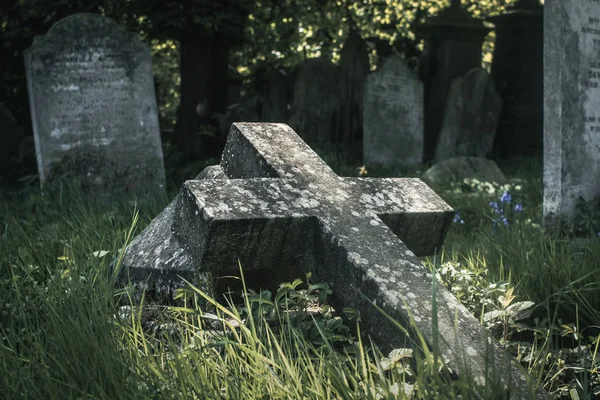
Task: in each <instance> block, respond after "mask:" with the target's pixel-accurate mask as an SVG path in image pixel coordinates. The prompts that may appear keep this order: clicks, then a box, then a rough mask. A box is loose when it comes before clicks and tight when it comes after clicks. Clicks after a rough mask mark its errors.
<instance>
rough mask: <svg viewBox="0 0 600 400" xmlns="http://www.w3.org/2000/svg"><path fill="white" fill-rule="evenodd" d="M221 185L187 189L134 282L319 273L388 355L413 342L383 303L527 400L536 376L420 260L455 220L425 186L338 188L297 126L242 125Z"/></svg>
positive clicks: (354, 181)
mask: <svg viewBox="0 0 600 400" xmlns="http://www.w3.org/2000/svg"><path fill="white" fill-rule="evenodd" d="M221 174H224V175H225V176H226V177H227V178H229V179H205V180H191V181H187V182H185V183H184V185H183V187H182V190H181V192H180V194H179V196H178V197H177V198H176V199H175V200H174V201H173V202H172V203H171V205H170V206H169V209H167V210H165V211H164V212H163V213H162V214H161V215H160V216H159V220H158V221H157V220H155V221H154V222H153V223H152V224H151V225H150V226H149V227H148V229H147V230H146V231H144V232H143V233H142V234H141V235H140V238H141V239H139V240H138V239H136V242H135V243H133V245H134V246H130V247H129V248H128V250H127V254H126V257H125V262H124V266H125V270H124V271H125V273H126V272H127V270H128V271H129V273H130V274H132V275H135V276H136V277H137V279H149V280H153V279H155V278H154V277H153V276H152V274H156V275H157V276H158V277H161V278H167V279H165V280H164V281H163V284H164V283H167V280H168V279H170V278H173V277H174V276H175V275H176V274H180V275H182V276H183V277H186V278H188V279H192V280H193V279H197V278H198V276H197V274H206V273H212V274H216V275H229V274H232V273H236V272H237V271H238V260H239V262H240V263H241V265H242V267H243V268H244V273H246V271H253V270H254V271H257V270H258V271H263V274H264V275H275V276H283V275H285V272H286V271H288V272H289V271H298V272H300V273H302V272H303V273H307V272H311V273H312V274H313V276H314V278H313V279H316V280H320V281H326V282H329V283H330V285H331V286H332V289H333V291H334V296H335V297H334V299H333V301H334V303H333V305H334V307H336V308H337V309H342V308H343V307H344V306H352V307H355V308H357V309H358V310H359V311H360V313H361V318H362V329H363V331H364V332H366V333H368V334H369V335H371V336H372V337H373V339H375V341H376V342H377V343H378V344H379V345H380V347H381V348H382V349H383V350H390V349H393V348H398V347H403V345H404V342H405V340H406V338H405V337H404V336H403V335H402V334H401V332H400V331H399V330H398V328H397V327H396V326H395V324H394V323H392V322H390V321H389V320H388V319H387V318H386V317H385V316H384V315H383V314H382V313H381V312H379V311H377V310H376V309H375V308H373V304H376V305H377V306H378V307H381V308H382V309H383V310H384V311H385V312H386V313H387V314H388V315H390V316H391V317H392V318H394V319H395V320H397V321H400V322H401V323H403V324H404V326H409V322H408V321H409V320H411V319H412V320H413V321H414V324H415V326H416V327H417V328H418V329H419V330H420V332H421V333H422V335H423V336H424V337H425V338H426V340H427V342H428V343H429V344H430V345H431V344H432V343H434V342H435V340H434V337H439V349H440V354H441V355H442V356H443V358H444V359H445V360H446V361H448V362H449V363H450V365H451V366H452V367H454V368H455V370H457V367H458V365H459V362H461V361H459V359H462V362H465V363H466V365H465V368H467V369H468V370H469V372H470V373H471V374H472V376H473V378H474V379H476V380H477V382H479V383H482V384H483V383H485V382H486V379H488V378H489V375H488V374H492V373H493V372H492V371H493V370H494V369H495V371H494V372H496V373H498V374H500V376H502V377H503V379H504V384H505V386H506V387H510V390H511V395H510V396H511V398H514V399H522V398H525V394H526V391H527V388H526V377H525V375H524V374H523V373H522V372H521V370H519V369H518V368H517V366H516V362H515V361H514V360H512V359H511V358H509V357H507V356H506V355H505V354H504V353H503V352H502V351H501V350H500V349H499V348H498V347H497V346H496V345H494V344H493V342H492V341H491V339H490V338H488V336H487V335H486V332H485V330H484V328H483V327H482V326H481V325H480V324H479V322H478V321H477V320H476V319H475V318H474V317H473V316H472V315H471V314H470V313H469V312H468V310H467V309H466V308H465V307H464V306H462V305H461V304H460V303H459V302H458V301H457V300H456V298H454V296H452V294H450V292H449V291H448V290H446V289H445V288H439V290H438V291H437V298H436V301H437V303H435V302H434V300H433V299H432V294H431V293H432V289H431V285H432V276H431V274H430V273H428V271H427V269H426V268H425V267H424V266H423V265H422V264H421V262H420V261H419V259H418V258H417V255H424V254H432V253H433V252H434V249H435V248H436V247H439V246H440V245H441V243H442V241H443V239H444V236H445V234H446V231H447V229H448V227H449V224H450V221H451V220H452V218H453V215H454V213H453V210H452V209H451V208H450V207H449V206H448V205H447V204H446V203H444V201H443V200H442V199H440V198H439V197H438V196H437V195H436V194H435V193H434V192H433V191H432V190H431V189H429V188H428V187H427V186H426V185H425V184H424V183H423V182H422V181H420V180H419V179H398V178H381V179H370V178H342V177H338V176H337V175H336V174H335V173H334V172H333V171H332V170H331V169H330V168H329V167H328V166H327V165H326V164H325V163H324V162H323V161H322V160H321V159H320V158H319V157H318V156H317V155H316V153H314V152H313V151H312V150H311V149H310V148H309V147H308V146H307V145H306V144H305V143H304V142H303V141H302V140H301V139H300V137H299V136H298V135H296V133H295V132H294V131H293V130H292V129H290V128H289V127H288V126H287V125H284V124H265V123H254V124H251V123H237V124H234V125H233V126H232V128H231V130H230V133H229V137H228V140H227V144H226V147H225V150H224V152H223V157H222V159H221V164H220V168H218V167H212V169H211V170H209V171H207V172H206V174H205V177H206V178H210V177H211V175H212V176H213V177H218V176H223V175H221ZM169 246H172V247H171V248H168V247H169ZM148 255H153V256H154V260H152V257H151V256H148ZM163 255H164V256H163ZM138 257H140V258H141V259H142V261H141V262H139V261H138V259H137V258H138ZM165 270H168V271H169V272H168V273H165V272H164V271H165ZM167 274H168V275H167ZM436 308H437V322H436V323H433V322H432V315H431V314H432V312H433V311H434V310H436ZM488 352H489V353H488ZM490 354H491V355H490ZM486 356H489V357H490V358H489V360H488V364H486ZM494 362H495V365H494ZM461 365H462V364H461ZM486 365H487V366H488V367H489V368H486ZM509 379H510V381H509Z"/></svg>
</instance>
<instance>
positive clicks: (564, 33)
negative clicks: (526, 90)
mask: <svg viewBox="0 0 600 400" xmlns="http://www.w3.org/2000/svg"><path fill="white" fill-rule="evenodd" d="M579 198H582V199H584V200H586V201H590V200H594V199H598V198H600V3H599V2H598V1H592V0H547V1H546V3H545V5H544V219H545V221H546V223H547V224H548V225H554V224H555V223H556V222H557V221H558V220H559V219H560V220H564V221H565V222H572V220H573V218H574V216H575V215H576V205H577V202H578V199H579Z"/></svg>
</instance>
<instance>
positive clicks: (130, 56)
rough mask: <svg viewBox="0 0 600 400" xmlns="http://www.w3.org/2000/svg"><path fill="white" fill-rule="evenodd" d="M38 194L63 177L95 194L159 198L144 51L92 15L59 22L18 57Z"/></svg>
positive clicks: (155, 128)
mask: <svg viewBox="0 0 600 400" xmlns="http://www.w3.org/2000/svg"><path fill="white" fill-rule="evenodd" d="M25 68H26V73H27V83H28V91H29V100H30V106H31V115H32V122H33V132H34V138H35V147H36V155H37V163H38V170H39V176H40V182H41V184H42V187H43V186H44V185H45V184H46V183H47V182H48V181H51V180H52V179H53V178H54V177H56V176H57V175H61V174H63V173H67V174H68V175H69V176H72V177H74V178H75V179H77V180H78V181H80V182H82V183H84V184H85V186H86V187H92V188H93V189H92V190H93V191H94V192H95V193H107V192H109V193H111V194H115V195H118V196H126V197H136V196H145V195H160V196H165V172H164V166H163V154H162V148H161V141H160V129H159V125H158V114H157V109H156V99H155V92H154V81H153V77H152V60H151V57H150V50H149V48H148V46H146V45H145V44H144V43H143V42H142V41H141V40H139V39H138V38H137V36H136V35H134V34H131V33H128V32H127V31H125V29H123V28H122V27H120V26H119V25H117V24H116V23H115V22H113V21H112V20H110V19H108V18H105V17H103V16H100V15H95V14H74V15H71V16H69V17H67V18H64V19H62V20H60V21H58V22H57V23H56V24H55V25H53V26H52V27H51V28H50V30H49V31H48V33H47V34H46V35H44V36H39V37H36V38H35V40H34V42H33V44H32V46H31V47H30V48H29V49H27V50H26V51H25Z"/></svg>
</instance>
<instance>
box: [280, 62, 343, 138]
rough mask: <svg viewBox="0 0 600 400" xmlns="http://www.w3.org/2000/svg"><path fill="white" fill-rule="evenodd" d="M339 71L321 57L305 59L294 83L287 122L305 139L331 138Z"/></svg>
mask: <svg viewBox="0 0 600 400" xmlns="http://www.w3.org/2000/svg"><path fill="white" fill-rule="evenodd" d="M338 78H339V74H338V71H337V70H336V68H335V66H334V65H333V64H332V63H331V62H330V61H329V60H326V59H324V58H316V59H310V60H308V61H306V63H305V64H304V66H303V67H302V69H301V70H300V72H299V73H298V77H297V78H296V83H295V85H294V95H293V101H292V110H291V111H292V116H291V117H290V120H289V124H290V126H291V127H292V128H294V129H295V130H296V132H298V134H299V135H300V136H302V138H303V139H304V140H308V141H310V142H313V143H314V142H319V141H321V142H331V139H332V136H333V133H334V129H335V122H336V112H337V109H338V103H339V98H338V92H337V85H338Z"/></svg>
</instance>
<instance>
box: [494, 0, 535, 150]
mask: <svg viewBox="0 0 600 400" xmlns="http://www.w3.org/2000/svg"><path fill="white" fill-rule="evenodd" d="M489 21H491V22H493V23H494V25H495V26H496V45H495V47H494V59H493V62H492V79H493V80H494V83H495V84H496V89H497V90H498V93H499V94H500V96H501V97H502V100H503V101H504V104H503V107H502V112H501V116H500V124H499V126H498V134H497V135H496V142H495V144H494V153H495V154H496V155H498V156H500V157H505V156H511V155H533V154H541V152H542V147H543V146H542V144H543V133H542V130H543V129H542V125H543V120H544V118H543V112H542V111H543V97H544V96H543V76H542V75H543V74H541V73H540V71H541V70H542V69H543V62H542V60H543V54H542V53H543V52H542V49H543V47H544V46H543V42H544V40H543V33H544V30H543V7H542V5H541V4H540V2H539V0H519V1H518V2H517V3H516V4H515V5H514V6H512V7H510V8H509V9H508V10H507V11H506V13H504V14H502V15H498V16H495V17H492V18H489Z"/></svg>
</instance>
